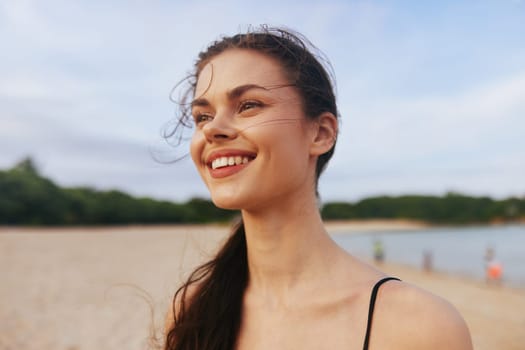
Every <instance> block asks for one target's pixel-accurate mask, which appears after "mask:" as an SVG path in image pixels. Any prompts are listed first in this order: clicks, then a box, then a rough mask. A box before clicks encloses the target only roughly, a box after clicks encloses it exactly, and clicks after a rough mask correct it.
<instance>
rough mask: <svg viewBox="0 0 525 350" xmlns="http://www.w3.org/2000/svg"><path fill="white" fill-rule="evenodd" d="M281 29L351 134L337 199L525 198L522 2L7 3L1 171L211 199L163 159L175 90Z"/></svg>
mask: <svg viewBox="0 0 525 350" xmlns="http://www.w3.org/2000/svg"><path fill="white" fill-rule="evenodd" d="M260 23H268V24H272V25H277V26H286V27H290V28H293V29H295V30H298V31H299V32H301V33H303V34H305V35H306V36H307V37H308V38H309V39H310V40H311V41H312V42H313V43H314V44H316V45H317V46H318V47H319V48H320V49H321V50H322V51H323V52H324V53H325V54H326V55H327V56H328V58H329V59H330V61H331V63H332V65H333V67H334V71H335V75H336V79H337V84H338V101H339V107H340V111H341V115H342V121H343V124H342V128H341V134H340V137H339V141H338V147H337V150H336V154H335V156H334V158H333V161H332V163H331V164H330V166H329V168H328V170H327V172H326V174H325V175H324V176H323V178H322V180H321V183H320V192H321V195H322V198H323V199H324V200H349V201H353V200H357V199H360V198H363V197H366V196H372V195H381V194H389V195H398V194H407V193H424V194H438V195H439V194H443V193H446V192H447V191H459V192H464V193H467V194H472V195H490V196H493V197H497V198H501V197H505V196H509V195H519V196H523V195H525V137H524V135H525V1H519V0H487V1H483V0H480V1H474V0H473V1H433V2H430V1H287V2H283V1H274V0H270V1H264V2H253V3H250V2H247V1H244V2H241V1H220V2H219V1H194V2H190V1H184V2H182V1H167V0H165V1H146V0H143V1H95V0H92V1H88V0H85V1H79V0H73V1H65V0H64V1H59V0H48V1H45V2H44V1H36V0H34V1H31V0H3V1H2V2H1V3H0V52H1V53H0V167H1V168H6V167H9V166H12V165H13V164H14V163H15V162H16V161H17V160H19V159H21V158H22V157H24V156H28V155H30V156H32V157H33V158H34V159H35V160H36V162H37V164H38V166H39V167H40V169H41V171H42V172H43V174H45V175H46V176H49V177H51V178H52V179H53V180H55V181H56V182H58V183H59V184H61V185H64V186H91V187H95V188H98V189H114V188H116V189H120V190H124V191H126V192H129V193H132V194H134V195H139V196H152V197H156V198H166V199H172V200H185V199H188V198H190V197H192V196H207V192H206V189H205V187H204V186H203V185H202V183H201V182H200V180H199V178H198V175H197V173H196V172H195V170H194V169H193V166H192V164H191V161H190V160H189V159H186V160H183V161H180V162H177V163H175V164H171V165H165V164H160V163H158V162H156V161H155V160H154V158H153V157H152V155H151V153H152V152H155V154H157V155H158V156H159V157H161V158H165V159H166V158H169V157H173V158H175V157H177V156H179V155H181V154H182V153H184V152H185V150H184V149H182V148H180V147H179V148H178V149H172V148H169V147H167V146H166V145H165V144H164V142H163V140H162V138H161V137H160V133H161V130H162V126H163V125H164V124H165V123H166V122H168V121H169V120H170V119H171V118H172V117H173V116H174V113H175V108H176V106H175V105H174V104H173V103H171V102H170V100H169V93H170V90H171V88H172V87H173V86H174V85H175V84H176V83H177V82H178V81H179V80H180V79H182V78H183V77H184V76H185V74H186V73H187V72H188V71H189V70H190V69H191V65H192V63H193V62H194V59H195V57H196V55H197V53H198V52H199V51H200V50H201V49H203V48H205V47H206V45H207V44H208V43H209V42H210V41H212V40H214V39H216V38H218V37H220V36H221V35H223V34H233V33H235V32H237V31H238V30H239V29H242V28H246V27H247V26H248V25H250V24H253V25H257V24H260Z"/></svg>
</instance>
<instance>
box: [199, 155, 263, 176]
mask: <svg viewBox="0 0 525 350" xmlns="http://www.w3.org/2000/svg"><path fill="white" fill-rule="evenodd" d="M236 156H240V157H248V158H250V161H249V162H248V163H245V164H238V165H230V166H227V167H222V168H217V169H213V168H212V167H211V164H212V162H213V161H214V160H215V159H217V158H220V157H236ZM256 156H257V154H256V153H255V152H250V151H245V150H238V149H222V150H216V151H213V152H210V153H209V154H208V155H207V156H206V157H205V161H204V163H205V165H206V167H207V168H208V171H209V173H210V175H211V177H213V178H223V177H227V176H230V175H233V174H236V173H238V172H239V171H241V170H243V169H244V168H246V167H247V166H248V165H249V164H250V163H251V161H252V160H254V159H255V158H256Z"/></svg>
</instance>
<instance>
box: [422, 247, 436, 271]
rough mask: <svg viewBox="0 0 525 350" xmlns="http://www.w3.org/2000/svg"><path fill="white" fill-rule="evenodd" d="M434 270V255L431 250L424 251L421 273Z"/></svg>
mask: <svg viewBox="0 0 525 350" xmlns="http://www.w3.org/2000/svg"><path fill="white" fill-rule="evenodd" d="M433 270H434V254H433V253H432V250H429V249H427V250H425V251H424V252H423V271H425V272H432V271H433Z"/></svg>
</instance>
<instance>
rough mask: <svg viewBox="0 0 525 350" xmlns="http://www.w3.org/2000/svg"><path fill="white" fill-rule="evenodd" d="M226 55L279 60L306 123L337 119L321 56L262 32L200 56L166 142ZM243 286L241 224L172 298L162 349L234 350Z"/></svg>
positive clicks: (319, 166)
mask: <svg viewBox="0 0 525 350" xmlns="http://www.w3.org/2000/svg"><path fill="white" fill-rule="evenodd" d="M230 49H251V50H256V51H258V52H260V53H262V54H265V55H268V56H269V57H272V58H275V59H277V61H278V62H279V63H280V64H281V65H282V67H283V71H284V72H285V74H287V78H288V79H289V80H290V82H291V83H292V84H293V85H294V86H295V88H296V89H297V91H298V92H299V95H300V96H301V102H302V107H303V111H304V113H305V115H306V117H307V118H309V119H316V118H317V117H318V116H319V115H320V114H322V113H324V112H330V113H332V114H333V115H334V116H336V117H338V116H339V115H338V111H337V105H336V98H335V93H334V90H335V81H334V79H333V75H332V74H331V72H332V69H331V67H330V65H329V63H328V61H327V60H326V59H325V58H324V56H322V55H321V54H320V53H319V50H317V49H316V48H315V47H314V46H313V45H312V44H311V43H310V42H309V41H308V40H307V39H306V38H304V37H302V36H301V35H300V34H298V33H292V32H291V31H289V30H283V29H273V28H268V27H266V26H262V27H261V28H259V29H258V30H252V31H248V32H246V33H242V34H237V35H234V36H231V37H224V38H222V39H220V40H218V41H215V42H213V43H212V44H211V45H210V46H209V47H208V48H207V49H206V50H204V51H203V52H201V53H200V54H199V57H198V60H197V62H196V64H195V72H194V73H193V74H191V75H190V76H189V77H188V78H187V80H186V81H187V82H188V83H189V86H188V89H187V90H186V92H185V93H184V94H182V96H181V98H180V102H179V106H180V111H179V113H180V114H179V117H178V120H177V124H176V126H175V128H174V129H173V130H171V131H170V132H168V133H166V137H168V138H170V137H175V138H177V137H180V136H178V135H181V134H180V132H181V129H183V128H184V127H189V126H191V110H190V106H189V103H188V102H189V101H190V100H191V98H192V97H193V95H194V92H195V86H196V82H197V79H198V77H199V74H200V72H201V70H202V69H203V68H204V66H205V65H206V64H207V63H208V62H209V61H210V60H211V59H213V58H214V57H215V56H217V55H219V54H221V53H222V52H224V51H226V50H230ZM314 52H315V53H314ZM334 148H335V142H334V146H333V147H332V148H331V149H330V150H329V151H328V152H326V153H324V154H322V155H320V156H319V157H318V159H317V163H316V170H315V172H316V173H315V175H316V185H317V180H318V179H319V176H320V175H321V173H322V171H323V170H324V169H325V167H326V164H327V163H328V161H329V160H330V158H331V157H332V155H333V152H334ZM247 284H248V261H247V251H246V237H245V231H244V225H243V222H242V220H241V221H240V222H239V223H238V224H237V225H236V226H235V227H234V229H233V232H232V234H231V236H230V237H229V239H228V240H227V241H226V243H225V244H224V246H223V247H222V249H221V250H220V251H219V252H218V253H217V255H216V256H215V258H213V259H212V260H210V261H208V262H206V263H205V264H203V265H201V266H199V267H198V268H197V269H195V271H193V273H192V274H191V275H190V276H189V278H188V279H187V280H186V282H185V283H184V284H183V285H182V286H181V287H180V288H179V289H178V290H177V292H176V293H175V296H174V299H173V305H172V307H173V314H174V318H173V320H171V321H172V322H173V327H172V328H171V329H170V330H169V331H168V333H167V336H166V347H165V349H166V350H197V349H198V350H231V349H233V348H234V347H235V343H236V340H237V336H238V333H239V329H240V326H241V315H242V302H243V295H244V291H245V289H246V286H247ZM190 289H191V291H190Z"/></svg>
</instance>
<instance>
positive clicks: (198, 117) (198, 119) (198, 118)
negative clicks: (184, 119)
mask: <svg viewBox="0 0 525 350" xmlns="http://www.w3.org/2000/svg"><path fill="white" fill-rule="evenodd" d="M212 119H213V116H211V115H209V114H204V113H197V114H195V115H194V116H193V120H194V121H195V124H196V125H199V124H202V123H205V122H209V121H210V120H212Z"/></svg>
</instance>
